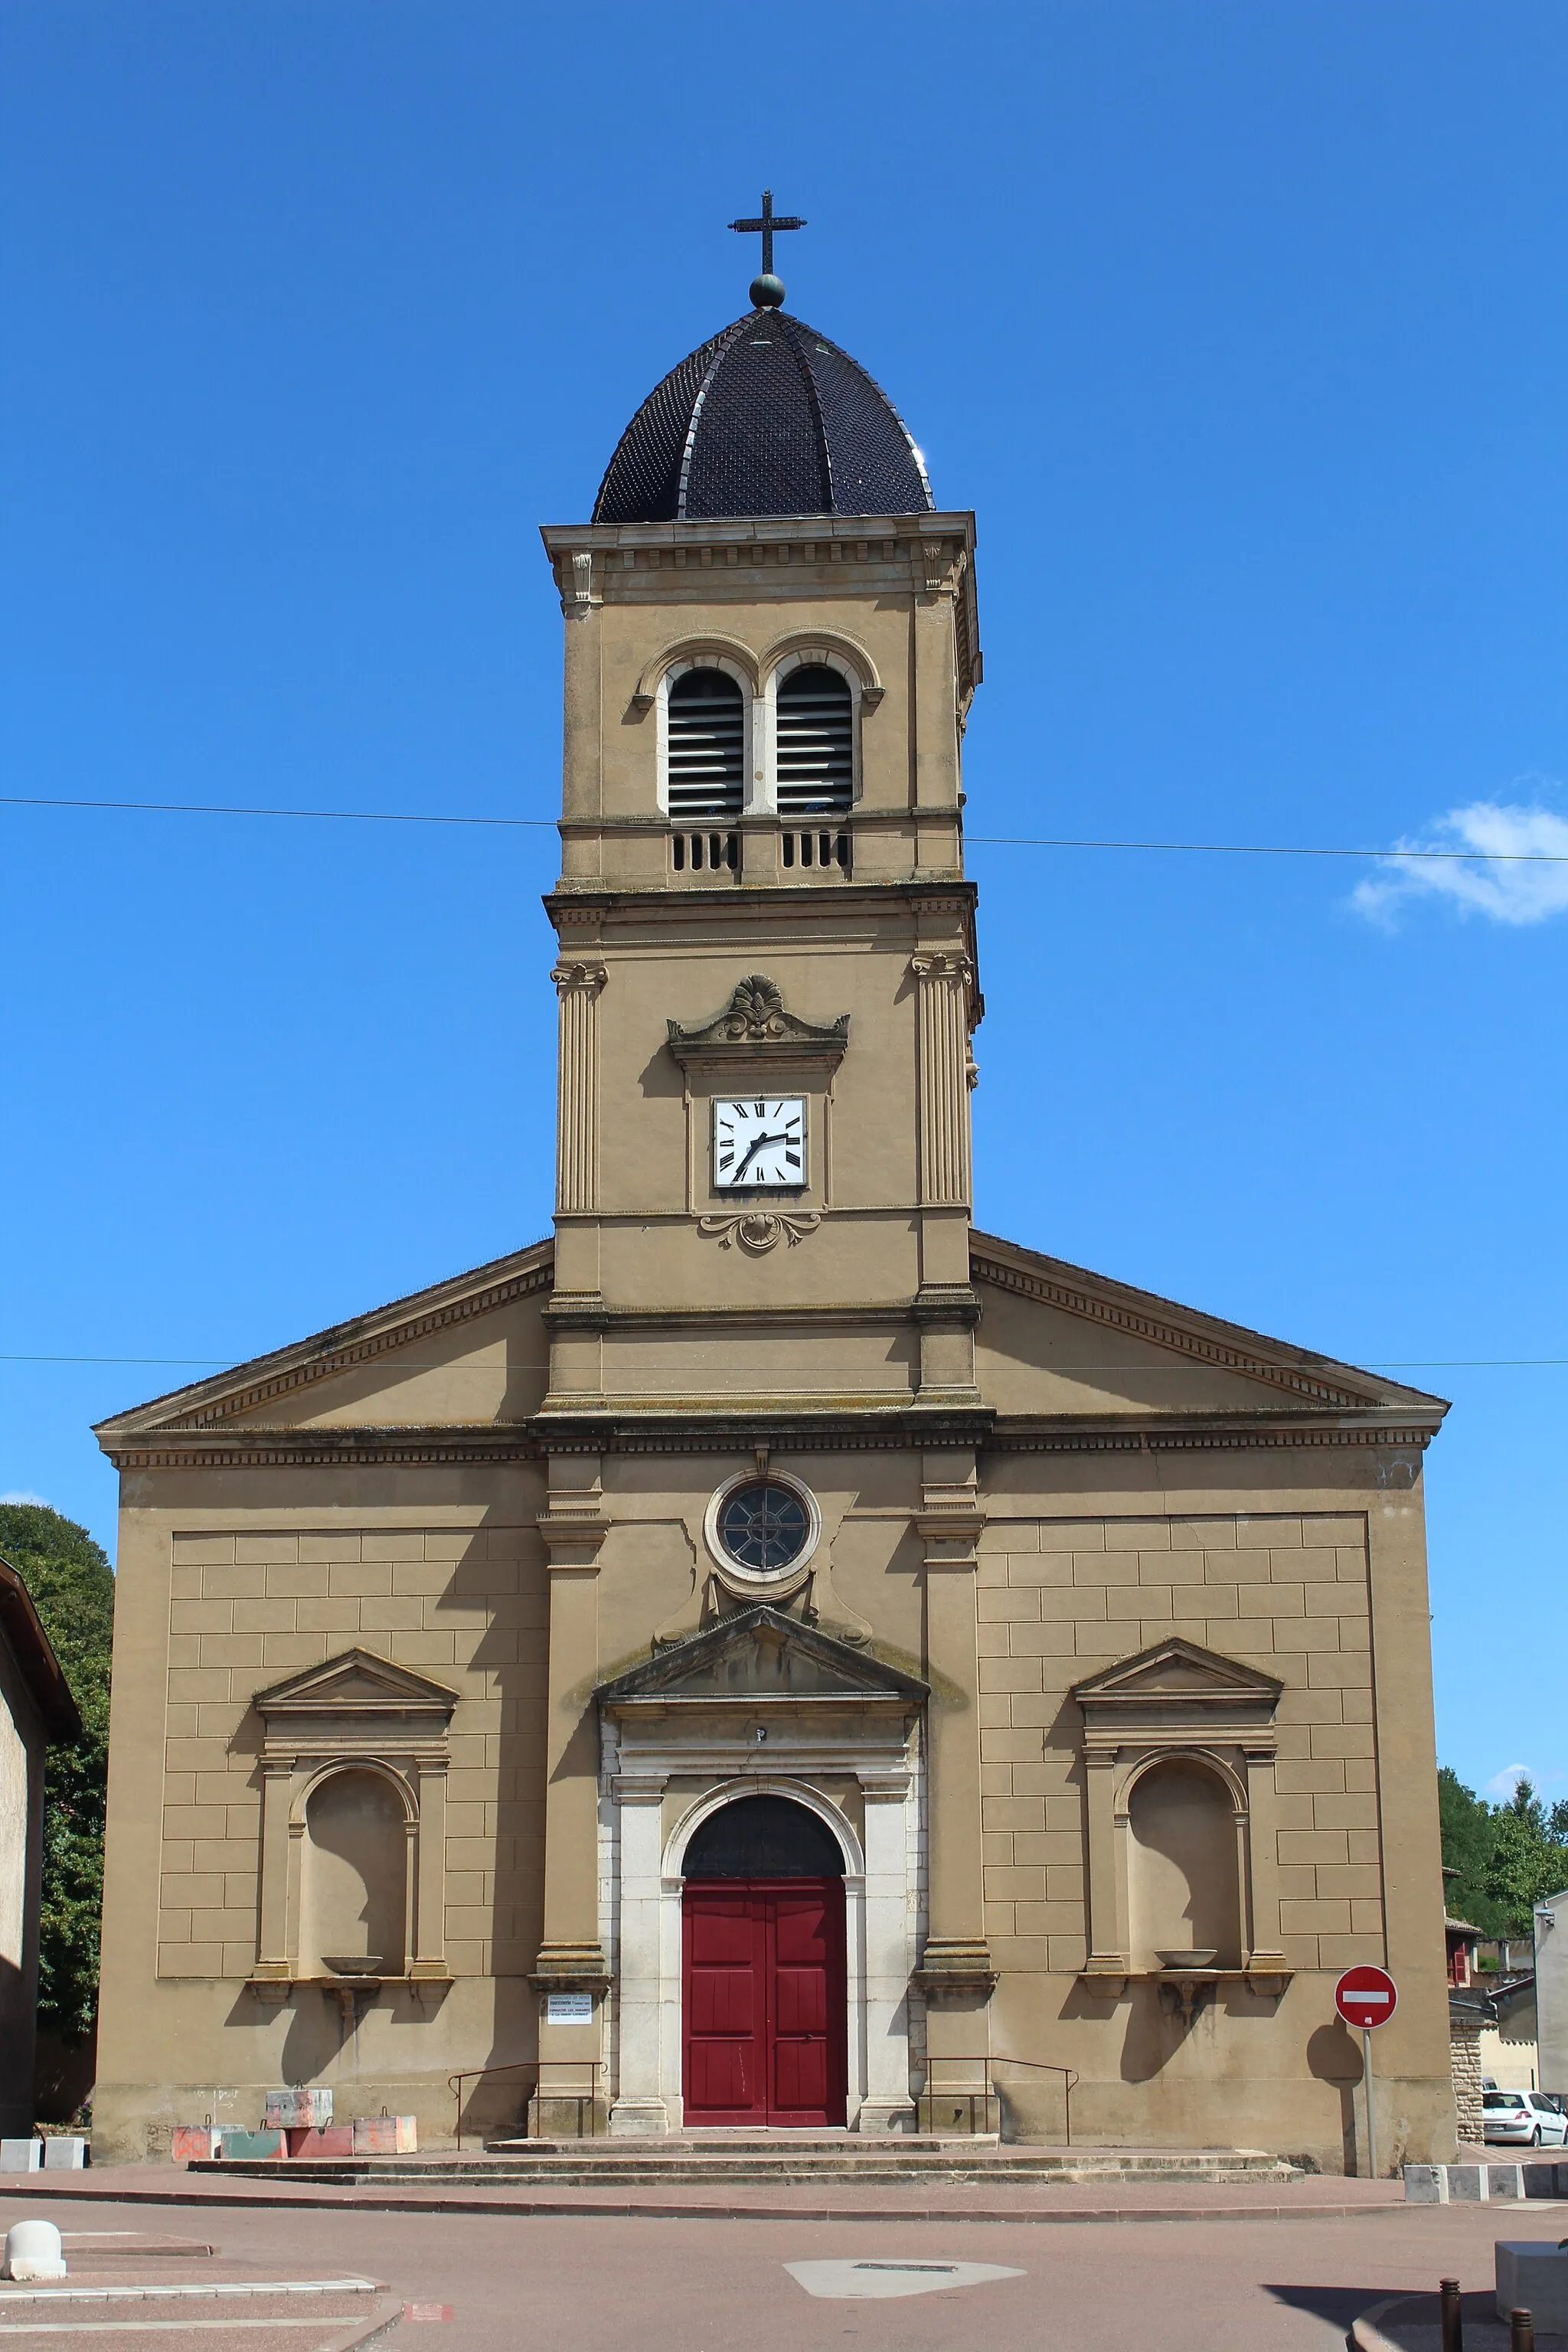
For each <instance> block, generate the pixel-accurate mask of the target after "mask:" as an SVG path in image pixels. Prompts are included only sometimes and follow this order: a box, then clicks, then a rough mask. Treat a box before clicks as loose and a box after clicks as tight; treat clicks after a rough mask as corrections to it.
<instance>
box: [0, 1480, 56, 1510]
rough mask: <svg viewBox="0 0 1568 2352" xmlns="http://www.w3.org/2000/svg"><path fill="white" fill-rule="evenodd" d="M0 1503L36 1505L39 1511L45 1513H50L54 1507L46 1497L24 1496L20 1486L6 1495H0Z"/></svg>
mask: <svg viewBox="0 0 1568 2352" xmlns="http://www.w3.org/2000/svg"><path fill="white" fill-rule="evenodd" d="M0 1503H37V1506H38V1507H39V1508H40V1510H45V1511H52V1510H53V1509H54V1505H53V1504H52V1503H51V1502H49V1501H48V1500H47V1497H46V1496H42V1495H29V1494H26V1493H25V1492H24V1490H23V1489H22V1488H21V1487H20V1486H17V1487H14V1488H13V1489H12V1491H11V1493H10V1494H8V1495H0Z"/></svg>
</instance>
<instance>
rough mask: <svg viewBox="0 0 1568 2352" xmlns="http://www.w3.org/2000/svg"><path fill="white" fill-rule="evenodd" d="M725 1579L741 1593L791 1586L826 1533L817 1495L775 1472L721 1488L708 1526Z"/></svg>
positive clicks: (740, 1479) (752, 1475) (750, 1473)
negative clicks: (823, 1529) (746, 1590)
mask: <svg viewBox="0 0 1568 2352" xmlns="http://www.w3.org/2000/svg"><path fill="white" fill-rule="evenodd" d="M704 1533H705V1534H706V1536H707V1538H708V1549H709V1550H710V1553H711V1554H712V1556H713V1559H714V1561H715V1563H716V1565H717V1567H718V1570H719V1573H720V1575H721V1578H722V1579H723V1580H725V1581H726V1582H731V1583H732V1584H733V1585H734V1586H735V1587H736V1588H737V1589H740V1590H744V1589H746V1588H750V1589H752V1590H753V1591H754V1590H755V1589H756V1588H757V1587H759V1586H765V1587H766V1588H768V1589H769V1590H770V1591H778V1590H780V1589H781V1588H784V1587H788V1588H791V1589H793V1587H794V1586H795V1584H797V1583H798V1582H799V1580H800V1579H801V1578H802V1576H804V1574H805V1570H806V1565H807V1563H808V1561H809V1560H810V1559H811V1557H812V1554H813V1553H814V1552H815V1551H816V1546H817V1541H818V1538H820V1536H821V1533H822V1520H821V1516H820V1514H819V1513H818V1511H817V1507H816V1498H815V1496H813V1495H812V1494H811V1493H810V1491H809V1489H808V1488H806V1487H805V1486H801V1485H800V1483H799V1481H798V1480H796V1479H794V1478H790V1477H787V1476H784V1475H781V1474H780V1473H779V1472H778V1471H776V1470H763V1471H748V1472H746V1473H745V1474H744V1475H742V1476H741V1477H738V1478H732V1479H731V1481H730V1483H729V1484H728V1485H727V1486H721V1488H720V1489H719V1492H718V1493H717V1494H716V1495H715V1496H714V1497H713V1499H712V1501H711V1502H710V1504H709V1506H708V1511H707V1517H706V1520H705V1523H704Z"/></svg>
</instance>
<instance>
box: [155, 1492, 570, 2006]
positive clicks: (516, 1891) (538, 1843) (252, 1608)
mask: <svg viewBox="0 0 1568 2352" xmlns="http://www.w3.org/2000/svg"><path fill="white" fill-rule="evenodd" d="M173 1542H174V1560H173V1568H172V1576H171V1599H170V1603H169V1666H168V1704H167V1712H166V1718H165V1736H164V1783H163V1851H162V1875H161V1887H160V1895H161V1900H160V1913H159V1931H158V1974H159V1975H160V1977H247V1976H248V1975H249V1973H250V1970H251V1969H252V1967H253V1965H254V1963H255V1960H256V1954H257V1942H256V1937H257V1889H258V1864H259V1838H260V1826H261V1813H260V1778H259V1773H258V1763H257V1759H258V1748H259V1743H260V1726H259V1723H258V1720H257V1717H256V1716H255V1714H254V1712H253V1711H252V1709H251V1707H250V1700H251V1697H252V1696H253V1694H254V1693H255V1692H257V1691H258V1690H264V1689H266V1688H267V1687H268V1685H270V1684H272V1683H276V1682H280V1681H281V1680H282V1679H283V1678H284V1677H285V1676H286V1675H290V1674H293V1673H297V1672H298V1671H299V1670H300V1668H302V1667H306V1666H311V1665H317V1664H321V1663H323V1662H324V1661H325V1660H326V1659H328V1658H331V1657H334V1656H336V1655H337V1654H340V1653H341V1652H342V1651H344V1650H351V1649H363V1650H368V1651H370V1652H372V1653H373V1654H375V1655H376V1656H378V1657H384V1658H388V1659H391V1660H393V1661H395V1663H396V1664H400V1665H406V1666H412V1667H415V1668H416V1669H417V1670H418V1671H419V1672H421V1673H423V1674H426V1675H431V1676H433V1677H434V1678H436V1679H437V1681H440V1682H442V1683H445V1684H447V1685H449V1686H450V1687H451V1688H452V1689H454V1690H455V1691H456V1692H457V1693H458V1706H457V1710H456V1712H455V1714H454V1716H453V1718H452V1728H451V1738H450V1743H449V1753H450V1758H451V1769H450V1773H449V1777H448V1780H447V1815H446V1819H447V1848H446V1861H447V1919H446V1949H447V1960H448V1964H449V1966H450V1968H451V1969H452V1972H453V1974H454V1975H455V1976H465V1975H468V1976H488V1975H500V1974H506V1973H510V1972H515V1971H518V1970H521V1969H526V1968H528V1967H530V1966H531V1963H532V1958H533V1954H534V1950H535V1948H536V1946H537V1942H538V1937H539V1932H540V1926H539V1916H538V1910H537V1903H538V1890H539V1886H540V1883H541V1878H542V1867H543V1829H544V1820H543V1771H544V1707H545V1697H546V1646H547V1639H548V1633H547V1612H548V1597H547V1595H546V1593H545V1591H544V1577H543V1570H542V1565H541V1553H540V1547H539V1539H538V1536H537V1533H536V1531H535V1529H534V1528H532V1527H531V1526H530V1527H520V1526H514V1527H489V1528H450V1527H447V1528H431V1527H412V1528H386V1527H380V1528H363V1529H359V1530H353V1531H342V1530H339V1529H332V1530H331V1531H309V1530H300V1529H280V1530H278V1531H276V1532H273V1533H259V1532H258V1533H254V1534H248V1535H237V1534H199V1533H176V1534H175V1535H174V1538H173Z"/></svg>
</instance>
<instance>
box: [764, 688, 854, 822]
mask: <svg viewBox="0 0 1568 2352" xmlns="http://www.w3.org/2000/svg"><path fill="white" fill-rule="evenodd" d="M773 743H774V761H775V772H776V775H777V779H778V787H777V789H778V810H779V814H780V815H781V816H783V817H792V816H825V815H831V814H837V813H839V812H841V811H843V810H845V809H847V808H848V807H849V806H850V804H851V803H852V802H853V800H854V797H855V702H854V697H853V695H852V694H851V692H850V689H849V681H848V679H847V678H846V677H844V676H843V675H842V673H841V672H840V671H838V670H837V669H834V668H832V667H830V666H829V665H828V664H827V663H826V662H820V661H818V662H806V663H803V664H802V665H801V667H799V668H798V669H793V670H791V671H790V673H789V675H788V677H784V678H781V679H780V681H779V686H778V692H777V695H776V698H775V702H774V732H773Z"/></svg>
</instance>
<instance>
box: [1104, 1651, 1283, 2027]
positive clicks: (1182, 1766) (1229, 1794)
mask: <svg viewBox="0 0 1568 2352" xmlns="http://www.w3.org/2000/svg"><path fill="white" fill-rule="evenodd" d="M1282 1688H1283V1685H1282V1684H1280V1683H1279V1681H1277V1680H1276V1679H1275V1677H1274V1676H1273V1675H1265V1674H1261V1673H1259V1672H1258V1668H1257V1667H1255V1666H1249V1665H1246V1664H1243V1663H1242V1662H1241V1661H1240V1660H1239V1659H1237V1658H1225V1657H1221V1656H1220V1655H1219V1654H1217V1653H1216V1652H1215V1651H1213V1650H1205V1649H1200V1648H1199V1647H1198V1645H1197V1643H1194V1642H1187V1641H1184V1640H1182V1639H1181V1638H1180V1637H1178V1636H1174V1635H1173V1636H1172V1637H1170V1638H1169V1639H1167V1640H1166V1641H1163V1642H1160V1643H1156V1644H1155V1645H1154V1647H1153V1648H1152V1649H1149V1650H1142V1651H1140V1652H1139V1654H1137V1656H1135V1657H1131V1658H1123V1659H1122V1660H1121V1662H1120V1663H1119V1664H1116V1665H1114V1666H1108V1667H1107V1668H1105V1670H1104V1671H1103V1672H1102V1673H1100V1674H1098V1675H1089V1676H1088V1677H1087V1678H1086V1679H1085V1680H1084V1681H1083V1682H1081V1683H1079V1684H1078V1685H1076V1686H1075V1688H1074V1690H1073V1694H1072V1696H1073V1697H1074V1698H1075V1699H1076V1700H1077V1702H1078V1704H1079V1707H1080V1709H1081V1710H1082V1717H1083V1735H1082V1738H1083V1781H1084V1834H1085V1844H1086V1847H1087V1853H1088V1862H1089V1905H1088V1909H1089V1920H1088V1926H1089V1951H1088V1955H1087V1958H1086V1961H1085V1965H1084V1968H1083V1970H1082V1977H1083V1980H1084V1981H1085V1982H1086V1983H1088V1984H1091V1985H1094V1986H1097V1987H1098V1988H1099V1989H1100V1990H1101V1991H1102V1992H1103V1993H1105V1994H1106V1995H1107V1996H1109V1997H1113V1998H1114V1997H1117V1996H1119V1995H1120V1994H1121V1992H1123V1991H1124V1990H1126V1987H1127V1983H1128V1980H1129V1979H1131V1978H1133V1977H1148V1976H1153V1977H1161V1976H1166V1977H1168V1976H1170V1975H1171V1974H1173V1973H1175V1974H1177V1975H1180V1976H1184V1977H1186V1978H1188V1979H1191V1978H1192V1976H1193V1974H1194V1969H1195V1968H1196V1967H1197V1964H1196V1963H1195V1962H1194V1963H1192V1964H1191V1965H1189V1966H1187V1967H1179V1966H1178V1964H1176V1963H1174V1962H1163V1961H1162V1960H1161V1958H1160V1957H1159V1955H1160V1953H1161V1952H1162V1951H1175V1952H1182V1953H1187V1954H1191V1953H1194V1952H1195V1951H1201V1950H1208V1949H1212V1950H1213V1952H1214V1955H1215V1957H1214V1959H1213V1961H1212V1962H1209V1963H1207V1964H1206V1966H1207V1968H1208V1969H1209V1970H1210V1972H1211V1973H1215V1974H1219V1975H1224V1974H1227V1973H1228V1974H1240V1975H1244V1976H1246V1977H1247V1980H1248V1982H1249V1983H1250V1984H1251V1985H1252V1986H1253V1987H1254V1989H1255V1990H1260V1991H1263V1992H1266V1993H1279V1992H1281V1991H1283V1990H1284V1988H1285V1986H1286V1985H1287V1984H1288V1983H1289V1978H1290V1970H1289V1967H1288V1966H1287V1964H1286V1960H1285V1955H1284V1951H1283V1949H1282V1948H1281V1943H1280V1927H1279V1844H1278V1837H1277V1834H1276V1825H1275V1824H1276V1814H1275V1791H1274V1758H1275V1751H1276V1748H1277V1745H1278V1743H1277V1739H1276V1736H1275V1729H1274V1716H1275V1710H1276V1708H1277V1707H1278V1706H1279V1696H1280V1692H1281V1690H1282Z"/></svg>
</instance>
